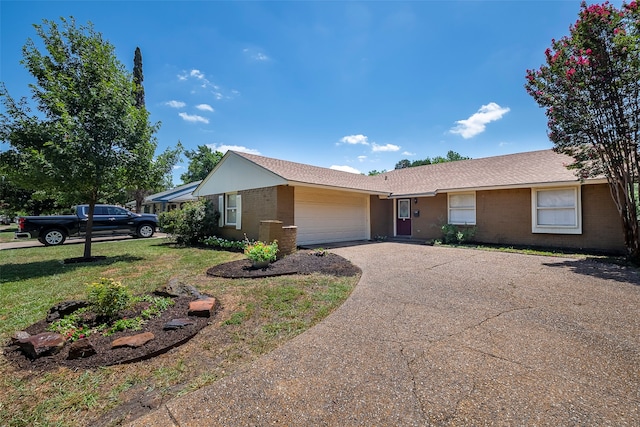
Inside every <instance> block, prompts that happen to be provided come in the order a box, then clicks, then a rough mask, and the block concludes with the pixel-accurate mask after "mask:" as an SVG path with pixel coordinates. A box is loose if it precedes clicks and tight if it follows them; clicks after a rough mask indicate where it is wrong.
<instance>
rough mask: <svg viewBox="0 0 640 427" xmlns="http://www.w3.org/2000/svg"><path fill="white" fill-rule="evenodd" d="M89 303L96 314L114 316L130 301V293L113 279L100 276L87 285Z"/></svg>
mask: <svg viewBox="0 0 640 427" xmlns="http://www.w3.org/2000/svg"><path fill="white" fill-rule="evenodd" d="M88 300H89V303H91V305H92V306H93V309H94V311H95V312H96V314H98V315H101V316H105V317H108V318H114V317H116V315H117V314H118V313H119V312H120V311H121V310H123V309H124V308H126V307H127V306H128V305H129V302H130V301H131V294H130V292H129V289H127V288H126V287H125V286H124V285H123V284H122V283H120V282H116V281H115V280H113V279H106V278H101V279H100V281H99V282H97V283H91V284H90V285H89V295H88Z"/></svg>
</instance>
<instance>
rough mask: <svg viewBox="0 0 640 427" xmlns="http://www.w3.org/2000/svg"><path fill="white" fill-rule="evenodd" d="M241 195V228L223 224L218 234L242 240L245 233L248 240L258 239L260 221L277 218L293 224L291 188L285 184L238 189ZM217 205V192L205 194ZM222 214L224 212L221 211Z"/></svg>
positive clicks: (285, 223)
mask: <svg viewBox="0 0 640 427" xmlns="http://www.w3.org/2000/svg"><path fill="white" fill-rule="evenodd" d="M238 194H240V195H241V196H242V220H241V221H242V224H241V225H242V229H240V230H236V228H235V227H233V226H223V227H222V229H221V230H220V233H219V234H220V236H221V237H224V238H225V239H233V240H242V239H244V237H245V234H246V236H247V238H248V239H250V240H258V238H259V234H260V221H264V220H278V221H282V223H283V225H284V226H289V225H293V188H292V187H287V186H278V187H264V188H256V189H252V190H243V191H239V192H238ZM207 197H208V198H209V199H210V200H212V201H213V204H214V206H216V209H218V210H219V207H218V194H216V195H212V196H207ZM222 214H224V213H222Z"/></svg>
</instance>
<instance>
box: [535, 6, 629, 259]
mask: <svg viewBox="0 0 640 427" xmlns="http://www.w3.org/2000/svg"><path fill="white" fill-rule="evenodd" d="M551 43H552V45H551V48H548V49H547V50H546V52H545V57H546V63H545V64H544V65H542V66H541V67H540V69H538V70H527V73H526V79H527V81H526V84H525V88H526V90H527V92H528V93H529V94H530V95H531V96H532V97H533V98H534V99H535V101H536V102H537V103H538V105H540V107H542V108H544V109H545V113H546V116H547V119H548V128H549V139H550V140H551V141H552V142H553V144H554V150H556V151H557V152H560V153H564V154H568V155H569V156H571V157H573V159H574V161H573V163H572V164H570V165H568V167H569V168H571V169H575V170H576V174H577V176H578V177H579V178H580V179H585V178H589V177H596V176H602V175H604V176H605V177H606V178H607V180H608V182H609V187H610V190H611V196H612V198H613V201H614V203H615V205H616V207H617V209H618V212H619V214H620V217H621V219H622V223H623V229H624V239H625V244H626V247H627V250H628V255H629V257H630V258H631V259H632V260H634V261H636V262H640V234H639V230H638V208H637V198H638V194H637V185H638V182H639V178H640V163H639V156H638V143H639V142H640V7H639V4H638V3H637V2H636V1H633V2H631V3H629V4H623V5H622V8H621V9H618V8H616V7H614V6H612V5H610V4H608V3H604V4H602V5H591V6H587V4H586V3H585V2H583V3H582V4H581V7H580V12H579V17H578V20H577V21H576V23H575V24H573V25H572V26H571V27H570V28H569V35H568V36H564V37H562V38H561V39H559V40H552V41H551Z"/></svg>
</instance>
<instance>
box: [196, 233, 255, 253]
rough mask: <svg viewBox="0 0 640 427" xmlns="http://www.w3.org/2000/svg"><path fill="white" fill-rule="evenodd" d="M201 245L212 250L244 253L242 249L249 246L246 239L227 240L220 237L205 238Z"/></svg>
mask: <svg viewBox="0 0 640 427" xmlns="http://www.w3.org/2000/svg"><path fill="white" fill-rule="evenodd" d="M202 243H204V244H205V245H207V246H212V247H214V248H222V249H227V250H236V251H244V248H245V247H246V246H247V244H251V243H253V242H250V241H249V240H248V239H245V240H227V239H223V238H222V237H216V236H211V237H207V238H205V239H204V240H203V241H202Z"/></svg>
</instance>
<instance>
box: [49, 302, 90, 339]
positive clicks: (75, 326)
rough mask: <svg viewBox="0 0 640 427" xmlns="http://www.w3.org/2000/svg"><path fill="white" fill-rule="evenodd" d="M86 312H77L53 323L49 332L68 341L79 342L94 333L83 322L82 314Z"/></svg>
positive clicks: (81, 310) (82, 310)
mask: <svg viewBox="0 0 640 427" xmlns="http://www.w3.org/2000/svg"><path fill="white" fill-rule="evenodd" d="M85 311H86V308H83V309H80V310H77V311H76V312H75V313H71V314H68V315H66V316H65V317H63V318H62V319H58V320H56V321H54V322H52V323H51V324H50V325H49V326H48V327H47V330H48V331H51V332H55V333H58V334H60V335H62V336H63V337H64V338H65V340H67V341H71V342H73V341H77V340H79V339H80V338H86V337H88V336H89V335H91V333H92V332H93V331H92V330H91V329H90V328H89V327H88V326H87V325H86V324H84V323H83V321H82V316H81V314H82V313H83V312H85Z"/></svg>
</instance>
